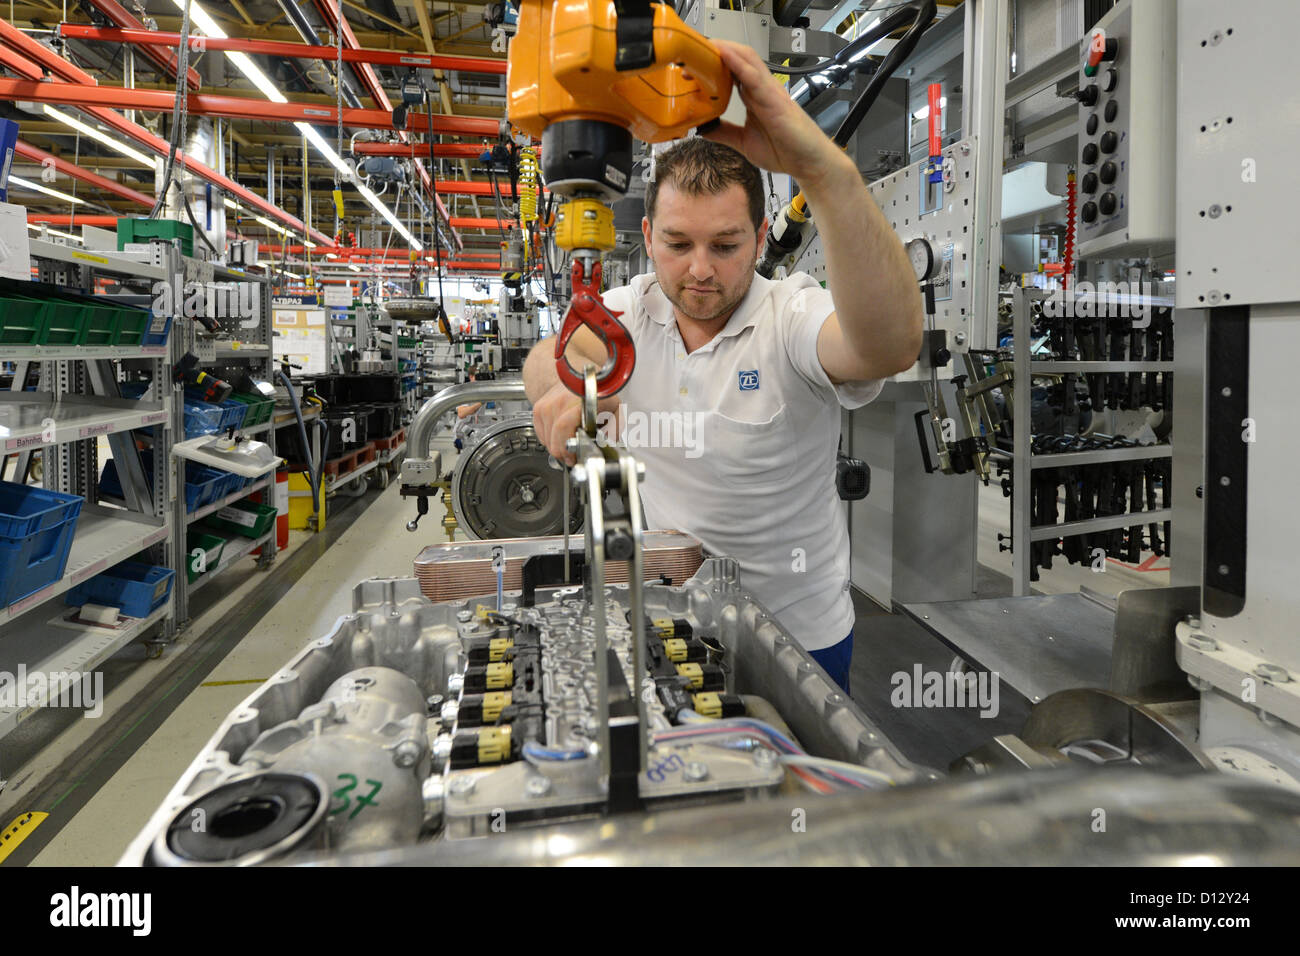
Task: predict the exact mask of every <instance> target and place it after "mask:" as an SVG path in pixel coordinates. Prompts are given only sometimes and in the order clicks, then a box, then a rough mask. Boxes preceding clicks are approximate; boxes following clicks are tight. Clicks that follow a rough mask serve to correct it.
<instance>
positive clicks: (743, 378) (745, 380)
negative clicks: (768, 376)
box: [739, 368, 758, 392]
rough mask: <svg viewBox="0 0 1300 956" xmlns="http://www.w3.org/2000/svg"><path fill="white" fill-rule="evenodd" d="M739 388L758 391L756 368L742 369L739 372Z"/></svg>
mask: <svg viewBox="0 0 1300 956" xmlns="http://www.w3.org/2000/svg"><path fill="white" fill-rule="evenodd" d="M739 374H740V390H741V391H742V392H756V391H758V369H756V368H751V369H745V370H742V371H741V372H740V373H739Z"/></svg>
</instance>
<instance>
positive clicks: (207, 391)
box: [175, 352, 231, 403]
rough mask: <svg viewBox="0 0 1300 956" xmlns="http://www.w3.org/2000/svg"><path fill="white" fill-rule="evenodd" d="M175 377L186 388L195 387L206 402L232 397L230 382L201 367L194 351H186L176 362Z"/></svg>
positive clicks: (197, 393) (220, 400) (221, 400)
mask: <svg viewBox="0 0 1300 956" xmlns="http://www.w3.org/2000/svg"><path fill="white" fill-rule="evenodd" d="M175 378H176V381H178V382H182V383H184V385H185V387H186V388H192V389H194V390H195V394H196V395H197V396H198V397H199V398H201V399H203V401H205V402H213V403H216V402H224V401H225V400H226V399H227V398H229V397H230V392H231V387H230V383H229V382H223V381H222V380H221V379H219V378H216V377H215V376H212V375H209V374H208V373H207V372H205V371H203V369H201V368H199V357H198V356H197V355H195V354H194V353H193V352H186V353H185V355H184V356H182V358H181V360H180V361H179V362H177V363H176V370H175Z"/></svg>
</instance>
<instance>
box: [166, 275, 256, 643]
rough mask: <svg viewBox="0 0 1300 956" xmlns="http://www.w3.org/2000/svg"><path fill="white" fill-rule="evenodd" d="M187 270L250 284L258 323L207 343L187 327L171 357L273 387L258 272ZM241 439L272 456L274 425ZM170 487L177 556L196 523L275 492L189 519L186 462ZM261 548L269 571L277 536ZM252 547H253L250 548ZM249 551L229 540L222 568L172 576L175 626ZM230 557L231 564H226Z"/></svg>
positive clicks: (209, 508)
mask: <svg viewBox="0 0 1300 956" xmlns="http://www.w3.org/2000/svg"><path fill="white" fill-rule="evenodd" d="M186 266H187V268H188V269H190V270H191V271H199V272H201V273H202V274H203V277H204V278H205V279H206V278H207V272H208V270H210V272H211V277H212V281H214V282H223V283H224V282H248V283H254V284H255V285H256V287H257V292H256V294H255V295H254V296H252V297H251V300H252V301H254V302H256V309H257V315H256V316H255V318H256V319H257V322H256V323H255V324H252V323H250V322H249V319H251V318H254V317H253V316H248V317H242V318H240V317H236V318H218V320H217V321H218V322H219V323H220V324H221V331H220V333H218V337H217V338H215V339H212V338H206V337H203V336H200V335H199V334H198V329H197V328H196V326H195V324H194V323H187V324H186V327H185V329H184V331H183V333H182V335H180V336H178V337H177V336H174V337H173V341H174V344H175V348H176V351H175V353H174V354H175V357H176V359H177V360H179V359H180V357H181V356H182V355H184V354H185V353H186V352H192V353H194V354H195V355H197V356H198V357H199V361H200V363H201V365H202V367H203V369H204V371H206V372H208V373H209V374H212V375H214V376H215V377H217V378H219V379H223V380H229V379H231V378H235V377H238V376H240V375H242V374H243V373H248V374H249V375H252V376H253V377H254V378H258V379H261V380H263V381H267V382H272V383H273V382H274V380H275V376H274V370H275V365H274V354H273V348H272V337H273V335H274V333H273V331H272V322H271V319H272V314H271V285H270V280H269V279H268V278H267V276H266V275H265V274H264V273H262V272H260V271H259V272H253V271H247V270H243V269H231V268H227V267H225V266H220V265H210V264H207V263H199V262H197V261H187V263H186ZM238 299H239V300H240V301H244V299H245V297H244V296H242V295H241V296H239V297H238ZM175 401H176V403H177V410H176V415H177V416H178V418H177V420H178V421H179V420H180V418H179V416H180V415H182V414H183V409H182V408H181V395H180V393H179V392H178V393H177V394H176V397H175ZM239 434H241V435H244V436H245V437H248V438H254V437H256V439H257V440H258V441H262V442H265V443H266V444H268V445H270V446H271V449H272V451H274V450H275V429H274V426H273V423H272V421H268V422H266V423H264V424H261V425H254V426H253V427H251V428H248V429H240V430H239ZM174 481H175V484H176V487H177V489H178V491H177V495H176V497H175V500H174V501H173V502H172V511H173V518H172V523H173V527H174V529H175V539H176V548H177V552H178V553H179V554H185V553H186V547H185V536H186V532H187V530H188V528H189V527H190V526H191V525H193V524H194V523H195V522H198V521H200V520H202V519H203V518H205V517H207V516H208V515H210V514H212V513H213V512H216V511H218V510H220V509H221V508H224V507H227V506H229V505H232V504H234V503H235V502H237V501H242V500H244V499H245V498H247V497H249V495H252V494H254V493H256V492H258V491H261V492H263V500H266V498H267V497H268V495H267V494H266V492H267V491H268V490H270V489H273V488H274V474H268V475H267V476H266V477H264V478H260V479H258V481H257V482H256V483H255V484H254V485H252V486H250V487H248V488H243V489H241V490H239V491H237V492H235V493H234V494H230V495H226V496H224V497H223V498H222V499H221V500H219V501H215V502H210V503H209V504H207V505H204V506H202V507H200V508H197V509H195V511H194V512H193V513H186V511H185V467H184V462H181V461H179V460H178V461H177V462H176V469H175V476H174ZM262 543H263V544H265V545H266V547H265V548H263V551H262V554H261V555H260V556H259V557H258V566H259V567H260V568H268V567H270V565H271V562H272V561H274V560H275V550H276V549H275V544H276V542H275V532H274V530H273V531H272V532H271V533H270V535H269V541H268V540H265V539H263V540H262ZM253 547H256V545H254V546H253ZM253 547H247V548H245V547H244V545H243V539H239V538H231V539H229V543H228V544H227V545H226V555H223V558H222V561H221V563H220V565H218V566H217V567H216V568H213V569H210V570H209V571H207V572H206V573H204V574H202V575H200V577H199V578H198V580H196V581H194V582H193V583H190V581H189V580H188V576H187V575H186V574H185V572H184V568H183V567H181V568H180V570H179V571H178V573H177V575H176V616H177V620H178V621H180V622H181V624H182V626H184V625H185V624H186V623H187V622H188V620H189V618H190V598H191V597H192V596H193V595H194V594H195V593H196V592H197V591H198V590H199V589H200V588H201V587H202V586H204V585H206V584H207V583H208V582H210V581H211V580H212V579H213V578H215V577H216V576H218V575H220V574H221V572H223V571H225V570H226V569H227V568H228V567H230V565H231V564H233V563H234V557H235V556H236V555H238V556H239V557H243V556H244V555H246V554H248V553H249V551H251V550H253ZM227 557H229V558H230V559H231V560H227Z"/></svg>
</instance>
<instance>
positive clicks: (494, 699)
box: [483, 690, 514, 724]
mask: <svg viewBox="0 0 1300 956" xmlns="http://www.w3.org/2000/svg"><path fill="white" fill-rule="evenodd" d="M512 700H514V695H513V694H512V693H511V692H510V691H508V690H506V691H500V690H498V691H493V692H492V693H490V694H484V695H483V723H485V724H495V723H496V722H497V720H498V719H499V718H500V717H501V711H503V710H505V709H506V708H507V707H509V706H510V702H511V701H512Z"/></svg>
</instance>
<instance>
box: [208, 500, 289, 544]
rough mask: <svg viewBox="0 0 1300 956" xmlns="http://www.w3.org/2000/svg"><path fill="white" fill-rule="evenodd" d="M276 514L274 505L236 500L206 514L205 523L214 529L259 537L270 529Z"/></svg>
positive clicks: (242, 535) (249, 536)
mask: <svg viewBox="0 0 1300 956" xmlns="http://www.w3.org/2000/svg"><path fill="white" fill-rule="evenodd" d="M276 514H277V511H276V508H275V505H259V504H254V503H253V502H251V501H237V502H235V503H234V504H233V505H227V506H226V507H224V508H222V509H221V510H220V511H216V512H213V513H212V514H210V515H208V517H207V519H206V521H205V522H204V523H205V525H206V526H207V527H209V528H212V529H214V530H216V531H221V532H224V533H227V534H237V535H240V536H241V537H245V538H260V537H261V536H262V535H264V534H266V533H267V532H268V531H270V530H271V528H272V526H274V524H275V516H276Z"/></svg>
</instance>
